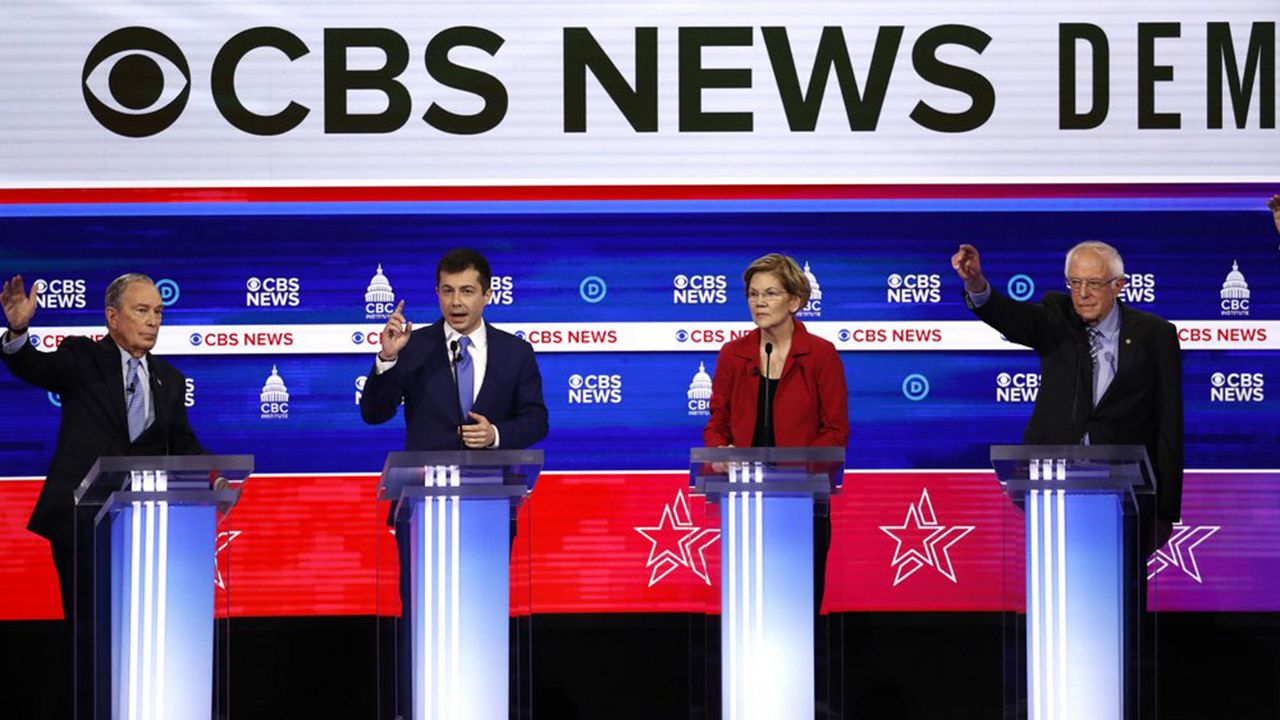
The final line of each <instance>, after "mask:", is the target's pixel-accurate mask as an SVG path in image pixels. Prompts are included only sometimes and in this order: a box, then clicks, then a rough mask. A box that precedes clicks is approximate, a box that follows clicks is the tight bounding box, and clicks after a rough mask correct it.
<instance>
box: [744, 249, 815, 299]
mask: <svg viewBox="0 0 1280 720" xmlns="http://www.w3.org/2000/svg"><path fill="white" fill-rule="evenodd" d="M756 273H773V274H774V275H776V276H778V280H780V281H782V289H783V290H786V291H787V292H788V293H790V294H791V295H794V296H796V297H798V298H800V307H804V306H805V305H808V304H809V294H810V293H811V292H813V289H812V288H811V287H809V278H808V277H806V276H805V274H804V271H803V270H801V269H800V266H799V265H797V264H796V261H795V260H792V259H791V258H789V257H787V256H786V255H779V254H778V253H769V254H768V255H765V256H764V257H762V258H759V259H757V260H756V261H755V262H753V263H751V264H750V265H748V266H747V270H746V272H744V273H742V284H743V286H744V287H746V288H747V289H748V290H750V288H751V278H752V277H754V276H755V275H756Z"/></svg>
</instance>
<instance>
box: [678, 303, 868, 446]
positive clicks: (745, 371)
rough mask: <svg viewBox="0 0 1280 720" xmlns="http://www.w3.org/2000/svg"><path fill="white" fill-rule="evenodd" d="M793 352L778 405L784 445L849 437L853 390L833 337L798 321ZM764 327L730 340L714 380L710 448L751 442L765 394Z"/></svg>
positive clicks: (776, 430)
mask: <svg viewBox="0 0 1280 720" xmlns="http://www.w3.org/2000/svg"><path fill="white" fill-rule="evenodd" d="M795 324H796V329H795V334H794V335H792V337H791V352H790V353H788V354H787V362H786V364H785V365H783V367H782V377H781V378H780V379H779V380H778V390H777V393H776V395H775V396H774V405H773V421H774V423H773V435H774V439H775V441H776V442H777V444H778V446H779V447H782V446H791V447H811V446H816V445H835V446H838V447H844V446H845V445H846V444H848V442H849V393H848V390H847V389H846V386H845V380H844V365H843V364H841V362H840V355H839V354H837V353H836V348H835V346H834V345H832V344H831V343H830V342H827V341H826V340H823V339H822V338H820V337H815V336H813V335H810V334H809V331H808V330H806V329H805V327H804V323H802V322H800V321H799V320H796V321H795ZM760 375H761V368H760V329H759V328H756V329H755V330H754V331H753V332H751V333H750V334H748V335H745V336H743V337H740V338H738V339H737V340H732V341H730V342H728V343H725V346H724V347H723V348H721V349H720V357H719V358H718V359H717V360H716V374H715V377H714V378H713V379H712V381H711V419H710V420H709V421H707V427H706V429H705V430H703V431H702V440H703V442H704V443H705V444H706V446H707V447H720V446H723V445H734V446H737V447H750V446H751V440H752V436H753V435H755V430H756V405H757V398H759V393H760Z"/></svg>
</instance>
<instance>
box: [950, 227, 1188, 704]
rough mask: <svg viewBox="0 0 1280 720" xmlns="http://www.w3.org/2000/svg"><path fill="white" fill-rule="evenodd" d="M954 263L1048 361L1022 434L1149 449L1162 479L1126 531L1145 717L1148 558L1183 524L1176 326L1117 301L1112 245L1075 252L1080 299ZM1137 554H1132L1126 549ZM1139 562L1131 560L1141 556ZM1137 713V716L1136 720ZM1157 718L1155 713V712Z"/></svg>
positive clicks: (1117, 266)
mask: <svg viewBox="0 0 1280 720" xmlns="http://www.w3.org/2000/svg"><path fill="white" fill-rule="evenodd" d="M951 266H952V267H953V268H955V271H956V274H958V275H959V276H960V279H962V280H964V288H965V303H966V304H968V306H969V307H970V308H971V309H972V310H973V312H974V313H975V314H976V315H977V316H978V317H979V318H980V319H981V320H982V321H983V322H985V323H987V324H988V325H990V326H991V327H993V328H995V329H996V330H999V331H1000V332H1001V333H1002V334H1004V336H1005V337H1006V338H1008V339H1009V340H1010V341H1011V342H1015V343H1018V344H1019V345H1026V346H1027V347H1030V348H1031V349H1033V350H1035V351H1036V354H1037V355H1039V356H1040V374H1041V379H1040V392H1039V393H1038V394H1037V395H1036V403H1035V407H1034V409H1033V410H1032V411H1031V419H1030V420H1029V421H1028V422H1027V427H1026V430H1025V432H1024V433H1023V438H1022V440H1023V442H1025V443H1027V444H1029V445H1074V444H1077V443H1087V444H1090V445H1142V446H1144V447H1146V449H1147V456H1148V457H1149V458H1150V459H1151V464H1152V469H1153V470H1154V471H1155V475H1156V496H1155V498H1154V502H1153V501H1152V498H1151V496H1150V495H1142V496H1139V498H1138V509H1139V518H1140V522H1139V523H1137V527H1136V528H1134V527H1133V524H1132V516H1129V517H1127V518H1126V523H1125V524H1126V529H1127V530H1128V531H1129V532H1130V533H1132V532H1134V531H1136V537H1133V536H1132V535H1130V537H1133V541H1135V542H1136V544H1137V547H1136V548H1133V550H1136V551H1137V555H1138V557H1139V558H1140V561H1139V564H1138V567H1136V568H1134V571H1135V572H1136V573H1137V579H1136V582H1137V588H1136V590H1137V592H1135V593H1132V594H1129V595H1128V597H1127V598H1126V604H1128V609H1127V611H1126V613H1127V614H1129V615H1130V617H1135V618H1136V619H1137V625H1138V627H1137V633H1136V634H1132V633H1126V637H1125V644H1126V649H1125V655H1126V657H1127V658H1128V660H1127V662H1130V663H1134V666H1135V667H1136V668H1137V669H1138V672H1137V673H1136V676H1134V677H1132V678H1130V680H1131V681H1132V682H1131V683H1130V684H1127V685H1126V686H1125V687H1124V693H1125V696H1126V705H1128V706H1130V707H1132V708H1136V709H1137V710H1136V712H1140V713H1141V716H1142V717H1147V716H1148V714H1152V713H1154V711H1155V708H1156V700H1155V698H1156V694H1155V675H1156V673H1155V658H1156V642H1157V640H1156V637H1157V632H1156V626H1157V621H1156V616H1155V613H1153V612H1149V611H1148V610H1149V609H1148V607H1147V590H1148V588H1147V583H1146V568H1145V559H1146V557H1147V556H1148V555H1150V554H1151V553H1153V552H1155V550H1156V549H1157V548H1159V547H1161V546H1162V545H1164V544H1165V542H1167V541H1168V539H1169V537H1170V535H1171V534H1172V532H1173V524H1174V523H1177V522H1179V521H1180V520H1181V517H1182V457H1183V455H1182V355H1181V348H1180V347H1179V344H1178V330H1177V328H1175V327H1174V326H1173V324H1172V323H1170V322H1169V321H1167V320H1164V319H1162V318H1159V317H1157V316H1155V315H1152V314H1151V313H1146V312H1142V311H1139V310H1134V309H1133V308H1131V307H1128V306H1126V305H1124V304H1123V303H1120V302H1118V299H1119V297H1120V291H1121V289H1122V288H1123V287H1124V284H1125V276H1124V260H1123V259H1121V257H1120V253H1119V252H1117V251H1116V249H1115V248H1113V247H1111V246H1110V245H1108V244H1106V243H1102V242H1083V243H1080V244H1078V245H1076V246H1075V247H1073V248H1071V250H1070V251H1069V252H1068V253H1067V259H1066V264H1065V268H1064V271H1065V274H1066V286H1067V289H1068V290H1069V291H1070V296H1068V295H1064V294H1063V293H1060V292H1048V293H1045V294H1044V297H1042V298H1041V299H1040V302H1036V303H1033V302H1018V301H1016V300H1013V299H1011V298H1007V297H1005V296H1003V295H1001V294H1000V293H998V292H996V291H995V290H994V289H993V288H992V287H991V285H990V284H989V283H988V282H987V280H986V278H985V277H983V275H982V263H981V261H980V260H979V257H978V251H977V249H975V248H974V247H973V246H972V245H961V246H960V249H959V250H958V251H957V252H956V254H955V255H953V256H952V257H951ZM1126 549H1128V548H1126ZM1130 557H1132V555H1130ZM1136 716H1137V715H1135V717H1136ZM1152 716H1154V715H1152Z"/></svg>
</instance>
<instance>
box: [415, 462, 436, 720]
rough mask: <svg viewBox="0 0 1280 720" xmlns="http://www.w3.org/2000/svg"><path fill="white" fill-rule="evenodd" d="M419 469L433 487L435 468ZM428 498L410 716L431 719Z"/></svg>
mask: <svg viewBox="0 0 1280 720" xmlns="http://www.w3.org/2000/svg"><path fill="white" fill-rule="evenodd" d="M422 471H424V475H425V479H424V483H425V484H426V487H434V486H435V469H434V468H424V469H422ZM430 501H431V498H428V500H426V502H424V503H422V506H421V507H420V509H419V510H417V511H419V512H421V515H420V516H421V528H419V534H417V538H419V543H420V544H419V547H417V552H419V557H421V562H420V564H419V565H420V566H421V568H422V577H421V579H420V580H419V582H417V583H415V584H416V585H417V587H415V591H416V592H417V594H419V598H417V607H415V609H413V610H415V618H413V620H412V624H413V625H415V626H417V628H419V630H417V635H419V637H416V638H413V642H412V644H413V646H415V648H416V651H417V652H415V655H416V657H415V660H417V661H420V667H417V673H419V675H417V676H416V678H415V679H413V691H415V693H413V694H415V697H413V705H415V706H416V710H415V712H413V717H415V720H430V719H431V717H434V716H435V714H434V712H431V705H430V702H431V700H433V696H434V694H435V693H433V692H430V689H431V678H434V676H435V675H436V673H435V664H434V660H435V652H434V648H435V641H434V634H433V633H431V618H433V616H434V611H435V607H434V602H433V601H434V598H433V597H431V596H433V588H434V587H435V585H434V582H433V578H434V577H435V566H434V561H435V556H434V553H433V551H431V544H433V543H431V538H433V537H434V533H435V523H434V519H435V516H434V514H433V512H431V511H433V507H431V502H430Z"/></svg>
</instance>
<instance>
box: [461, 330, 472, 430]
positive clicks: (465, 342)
mask: <svg viewBox="0 0 1280 720" xmlns="http://www.w3.org/2000/svg"><path fill="white" fill-rule="evenodd" d="M470 347H471V338H469V337H467V336H466V335H463V336H462V337H460V338H458V355H459V356H460V357H459V358H458V404H459V405H460V406H461V407H462V423H463V424H464V425H465V424H466V423H467V413H469V412H471V403H472V401H473V400H472V399H473V398H474V397H475V385H476V366H475V363H473V362H471V353H470V352H468V349H469V348H470Z"/></svg>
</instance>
